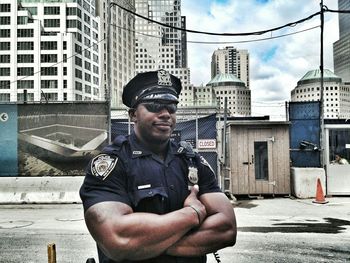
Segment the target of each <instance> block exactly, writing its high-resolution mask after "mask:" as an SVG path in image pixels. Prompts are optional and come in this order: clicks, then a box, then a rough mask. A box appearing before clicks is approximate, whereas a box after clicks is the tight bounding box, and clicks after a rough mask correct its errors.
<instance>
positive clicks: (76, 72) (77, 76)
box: [75, 68, 83, 79]
mask: <svg viewBox="0 0 350 263" xmlns="http://www.w3.org/2000/svg"><path fill="white" fill-rule="evenodd" d="M75 77H76V78H79V79H82V78H83V73H82V72H81V70H79V69H77V68H76V69H75Z"/></svg>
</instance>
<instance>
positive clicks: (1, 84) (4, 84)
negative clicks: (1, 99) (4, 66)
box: [0, 80, 11, 89]
mask: <svg viewBox="0 0 350 263" xmlns="http://www.w3.org/2000/svg"><path fill="white" fill-rule="evenodd" d="M10 87H11V86H10V81H9V80H0V89H9V88H10Z"/></svg>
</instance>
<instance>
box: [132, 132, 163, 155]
mask: <svg viewBox="0 0 350 263" xmlns="http://www.w3.org/2000/svg"><path fill="white" fill-rule="evenodd" d="M135 135H136V138H137V139H138V141H139V142H140V143H141V144H142V145H143V146H144V147H145V148H146V149H148V150H149V151H151V152H152V153H154V154H156V155H157V156H159V157H160V158H161V159H162V160H164V159H165V157H166V153H167V150H168V143H169V140H167V141H164V142H160V141H152V140H146V139H144V138H142V136H139V135H138V134H137V133H135Z"/></svg>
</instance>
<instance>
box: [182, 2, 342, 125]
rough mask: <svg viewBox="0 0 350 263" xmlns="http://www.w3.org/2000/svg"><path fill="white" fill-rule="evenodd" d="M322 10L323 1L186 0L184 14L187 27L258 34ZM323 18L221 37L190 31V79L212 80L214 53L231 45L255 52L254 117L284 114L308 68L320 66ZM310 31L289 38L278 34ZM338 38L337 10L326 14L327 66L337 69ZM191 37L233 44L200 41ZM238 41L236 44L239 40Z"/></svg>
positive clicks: (281, 116) (277, 117)
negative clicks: (335, 66) (334, 44)
mask: <svg viewBox="0 0 350 263" xmlns="http://www.w3.org/2000/svg"><path fill="white" fill-rule="evenodd" d="M337 3H338V1H337V0H324V5H326V6H327V7H328V8H329V9H332V10H337V9H338V4H337ZM318 11H320V0H214V1H209V0H182V1H181V14H182V15H184V16H186V19H187V29H192V30H198V31H207V32H219V33H242V32H255V31H261V30H266V29H272V28H276V27H279V26H283V25H285V24H288V23H290V22H295V21H298V20H300V19H304V18H306V17H309V16H310V15H312V14H314V13H316V12H318ZM319 25H320V16H315V17H314V18H313V19H311V20H308V21H306V22H303V23H301V24H298V25H296V26H294V27H287V28H284V29H281V30H278V31H274V32H272V33H266V34H263V35H260V36H246V37H221V36H208V35H203V34H193V33H187V40H188V43H187V49H188V66H189V68H190V70H191V82H192V83H193V84H194V85H200V84H202V83H203V84H204V85H206V84H207V83H208V82H209V81H210V74H211V73H210V63H211V55H212V54H213V52H214V50H216V49H218V48H224V47H226V46H234V47H236V48H238V49H247V50H248V52H249V54H250V88H251V90H252V115H253V116H261V115H270V118H271V119H272V120H283V119H284V118H285V106H284V104H285V101H290V91H291V90H292V89H293V88H295V86H296V85H297V81H298V80H300V79H301V78H302V77H303V76H304V75H305V74H306V72H308V71H309V70H313V69H319V66H320V32H321V31H320V27H317V28H315V29H311V30H307V29H310V28H312V27H315V26H319ZM303 30H307V31H304V32H301V33H297V34H292V35H289V36H285V37H280V38H275V39H268V40H262V41H254V42H247V43H237V42H240V41H247V40H257V39H263V38H270V37H277V36H281V35H285V34H291V33H295V32H298V31H303ZM338 39H339V32H338V14H337V13H331V12H326V13H325V31H324V68H325V69H330V70H331V71H332V72H334V70H333V43H334V42H335V41H337V40H338ZM191 41H207V42H213V41H217V42H232V43H219V44H198V43H191ZM235 42H236V43H235Z"/></svg>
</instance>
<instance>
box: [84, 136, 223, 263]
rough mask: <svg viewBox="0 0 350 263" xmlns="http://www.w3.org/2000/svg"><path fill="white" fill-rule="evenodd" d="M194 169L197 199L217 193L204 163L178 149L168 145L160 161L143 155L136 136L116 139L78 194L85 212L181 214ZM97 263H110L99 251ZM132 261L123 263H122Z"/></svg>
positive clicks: (192, 259) (168, 260) (169, 262)
mask: <svg viewBox="0 0 350 263" xmlns="http://www.w3.org/2000/svg"><path fill="white" fill-rule="evenodd" d="M192 165H195V166H196V168H197V169H198V179H199V181H198V185H199V189H200V192H199V195H201V194H204V193H211V192H220V188H219V187H218V185H217V181H216V178H215V174H214V172H213V171H212V169H211V167H210V165H209V164H208V163H207V162H206V161H205V159H204V158H202V157H201V156H199V155H198V154H194V158H190V157H188V150H187V149H186V148H184V147H182V146H180V145H179V144H178V143H175V142H170V143H169V148H168V153H167V155H166V158H165V160H164V161H163V160H161V159H160V158H159V157H158V156H156V155H154V154H152V152H150V151H148V150H147V149H145V148H144V147H143V146H142V145H141V144H140V143H139V142H138V140H137V138H136V136H135V134H131V135H130V136H119V137H117V138H116V139H115V140H114V142H113V144H111V145H109V146H107V147H106V148H105V149H104V150H103V151H102V153H101V154H99V155H97V156H96V157H95V158H94V159H92V160H91V162H90V164H89V167H88V169H87V174H86V177H85V180H84V183H83V185H82V187H81V189H80V196H81V199H82V201H83V205H84V210H85V211H86V210H87V209H88V208H89V207H90V206H92V205H94V204H96V203H99V202H104V201H117V202H122V203H125V204H127V205H129V206H130V207H131V208H132V209H133V211H134V212H148V213H156V214H166V213H169V212H172V211H174V210H178V209H181V208H183V203H184V200H185V199H186V197H187V196H188V195H189V190H188V185H189V178H188V171H189V166H192ZM98 252H99V258H100V263H112V262H114V261H112V260H110V259H108V258H107V257H106V256H105V255H104V254H103V253H102V251H101V250H99V251H98ZM126 262H132V261H123V263H126ZM137 262H138V263H140V262H149V263H150V262H152V263H153V262H159V263H160V262H162V263H164V262H166V263H172V262H174V263H175V262H176V263H185V262H191V263H195V262H206V256H202V257H187V258H184V257H173V256H168V255H160V256H159V257H157V258H153V259H149V260H143V261H137Z"/></svg>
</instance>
